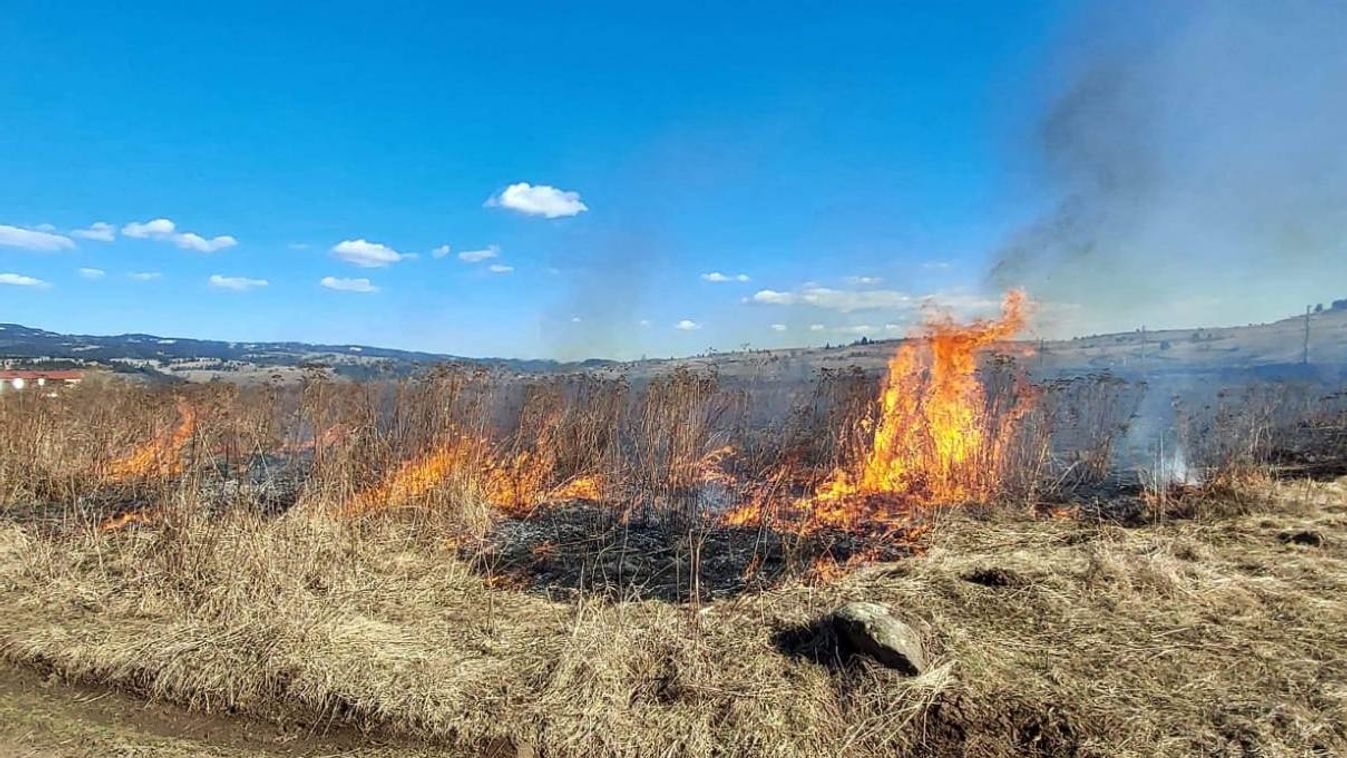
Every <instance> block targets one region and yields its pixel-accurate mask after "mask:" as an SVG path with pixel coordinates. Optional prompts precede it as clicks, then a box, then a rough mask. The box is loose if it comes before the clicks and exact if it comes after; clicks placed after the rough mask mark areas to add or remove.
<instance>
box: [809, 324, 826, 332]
mask: <svg viewBox="0 0 1347 758" xmlns="http://www.w3.org/2000/svg"><path fill="white" fill-rule="evenodd" d="M809 331H811V332H821V331H823V324H810V325H809Z"/></svg>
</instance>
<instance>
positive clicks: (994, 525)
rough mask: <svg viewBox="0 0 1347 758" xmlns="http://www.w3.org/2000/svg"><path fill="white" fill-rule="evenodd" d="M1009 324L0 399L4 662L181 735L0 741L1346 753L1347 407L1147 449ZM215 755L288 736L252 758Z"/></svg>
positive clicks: (70, 726)
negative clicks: (881, 344)
mask: <svg viewBox="0 0 1347 758" xmlns="http://www.w3.org/2000/svg"><path fill="white" fill-rule="evenodd" d="M1018 304H1019V301H1018V299H1017V297H1016V296H1015V295H1012V296H1010V297H1008V299H1007V302H1006V310H1005V313H1004V314H1003V317H1002V318H1001V319H999V320H988V321H981V322H975V323H973V324H969V325H960V324H957V323H954V322H952V321H949V320H941V321H935V322H932V323H931V324H930V325H929V327H928V330H927V331H926V332H925V333H924V334H923V335H921V337H920V338H919V339H916V340H913V341H909V342H906V343H903V345H902V346H900V347H899V348H898V349H897V350H896V351H895V352H893V353H892V354H891V356H890V359H889V362H888V364H887V371H886V372H885V373H884V375H883V376H882V377H876V376H874V375H873V372H867V371H866V370H864V369H861V368H857V369H852V370H841V371H821V372H819V373H818V374H817V375H815V376H813V377H811V378H810V379H809V380H807V381H798V382H790V381H783V380H781V378H780V377H773V378H770V379H767V380H761V381H758V380H753V379H751V378H745V377H735V376H728V377H727V376H721V375H719V374H717V373H715V372H706V371H694V370H692V369H690V368H688V367H677V368H674V369H673V370H671V371H668V372H666V373H662V374H660V375H657V376H653V377H652V376H646V375H642V374H640V373H639V372H637V373H636V374H634V375H632V376H608V377H604V376H596V375H594V374H593V373H580V374H571V375H548V376H532V377H528V376H520V375H518V374H517V373H513V372H501V371H491V370H486V369H482V368H480V367H471V366H444V367H440V368H437V369H436V370H434V371H431V372H428V373H426V374H423V375H421V376H418V377H416V378H414V379H409V380H402V381H396V382H383V381H381V382H346V381H332V380H330V379H327V378H324V377H322V376H312V377H309V378H308V379H307V380H306V381H305V382H303V383H301V384H299V385H292V384H285V383H274V384H268V385H263V386H255V387H240V386H236V385H230V384H223V383H217V384H210V385H204V386H188V387H181V388H173V387H164V386H160V387H147V386H136V385H128V384H121V383H105V382H98V381H90V382H85V383H83V384H80V385H79V386H75V387H70V388H65V389H63V390H61V391H59V392H24V393H17V392H16V393H9V394H8V395H6V396H5V397H3V398H0V429H3V430H4V434H3V435H0V502H2V503H3V509H0V515H2V516H3V517H2V518H0V604H2V605H3V609H4V613H3V614H0V655H3V657H4V658H5V659H6V660H7V661H8V662H9V663H10V664H11V665H14V666H19V667H22V668H23V669H24V670H26V671H32V672H39V673H40V674H42V675H49V676H50V677H51V678H52V679H53V680H54V681H57V682H67V683H71V684H74V685H80V686H94V687H109V688H114V689H116V690H118V691H121V692H123V693H129V695H131V696H133V697H143V698H149V699H150V700H152V701H155V702H157V703H163V704H170V705H173V706H177V707H180V708H182V709H184V711H185V713H181V714H178V715H177V716H174V717H173V718H183V719H188V721H187V722H184V723H187V724H188V725H189V727H190V728H184V729H178V728H177V727H176V726H170V727H169V729H168V731H169V732H171V733H170V734H169V735H167V739H168V742H167V743H164V742H163V740H161V739H160V737H161V736H163V735H158V734H157V733H156V731H155V730H156V729H159V730H160V731H163V729H162V728H161V727H158V726H155V725H154V724H143V725H140V726H137V722H135V721H134V719H133V720H132V721H131V722H130V726H126V727H116V728H114V729H112V730H111V731H108V730H106V729H102V728H101V727H98V726H97V724H95V725H94V726H90V725H89V723H88V722H89V720H90V718H93V719H94V720H95V722H96V721H97V718H98V717H97V716H96V715H93V716H86V715H83V714H81V713H79V712H74V713H72V712H69V711H62V712H60V713H56V714H53V715H52V716H51V717H50V718H45V717H40V716H33V717H32V718H30V719H29V721H31V722H32V723H33V725H32V727H31V728H28V727H23V728H20V729H17V730H11V731H9V732H5V733H0V741H8V742H9V743H12V744H13V745H15V746H18V747H22V746H24V745H53V744H57V743H59V742H60V740H61V737H60V734H61V733H62V731H63V730H66V731H72V732H74V733H80V734H85V735H86V736H87V737H88V738H89V739H94V740H103V741H104V744H109V745H112V744H114V743H116V741H117V740H122V739H126V740H131V741H132V743H134V742H135V740H137V739H142V738H144V739H145V740H149V742H147V743H145V744H146V745H149V747H151V748H153V749H154V750H157V751H159V752H160V753H161V754H166V755H173V754H175V753H174V752H172V751H174V750H178V751H180V752H179V754H181V753H182V752H190V750H192V749H193V746H196V748H199V749H201V750H210V751H215V752H218V753H219V754H224V755H228V754H232V753H231V752H230V751H235V752H237V751H239V750H243V751H247V750H249V749H253V750H256V751H262V750H266V751H273V750H279V749H290V750H293V751H299V753H314V752H318V753H325V752H332V751H337V752H340V751H342V750H346V749H347V748H349V747H351V746H353V745H354V749H363V748H364V747H365V745H366V742H365V741H366V740H372V741H373V742H370V743H369V744H370V745H374V746H377V745H380V744H385V743H388V742H389V741H394V742H396V743H397V744H398V745H402V746H403V747H404V748H405V749H414V750H420V751H425V752H427V753H430V752H435V751H450V752H458V753H463V754H469V755H491V754H520V755H528V754H535V755H536V754H541V755H547V756H582V755H584V756H588V755H613V756H646V755H670V756H676V755H678V756H681V755H687V756H719V755H764V756H766V755H773V756H796V755H799V756H804V755H818V754H826V755H834V754H849V755H860V756H889V755H895V754H897V755H928V754H946V755H959V754H977V755H1024V754H1038V755H1101V756H1102V755H1188V754H1193V753H1211V754H1228V753H1232V752H1236V753H1238V752H1244V753H1247V754H1314V753H1320V754H1332V753H1336V752H1341V751H1342V750H1344V749H1347V689H1344V687H1343V685H1342V683H1343V682H1344V681H1347V644H1345V643H1344V642H1343V639H1342V635H1341V634H1340V629H1341V628H1342V626H1343V624H1344V623H1347V600H1345V599H1344V598H1347V595H1344V590H1347V564H1345V563H1344V558H1345V557H1347V555H1345V554H1344V550H1345V549H1347V482H1344V481H1343V480H1337V481H1335V477H1337V476H1339V475H1341V473H1342V464H1343V461H1347V409H1344V403H1343V396H1342V394H1341V393H1340V392H1337V393H1335V392H1331V391H1326V390H1325V388H1324V386H1323V384H1322V383H1321V382H1319V383H1304V384H1297V383H1292V382H1276V383H1270V384H1247V385H1245V386H1241V387H1237V388H1234V389H1232V390H1231V391H1229V392H1216V391H1211V392H1208V393H1207V394H1206V395H1204V396H1202V397H1201V398H1200V401H1198V402H1193V403H1188V402H1187V401H1182V400H1181V399H1174V400H1173V401H1171V405H1172V407H1170V409H1169V415H1168V416H1165V417H1164V418H1163V419H1159V420H1157V419H1153V418H1149V414H1148V415H1147V416H1145V417H1143V416H1142V415H1139V409H1141V408H1143V407H1144V405H1145V402H1146V398H1147V395H1146V389H1147V388H1146V386H1145V385H1144V384H1143V383H1138V382H1135V381H1131V380H1128V379H1123V378H1119V377H1114V376H1108V375H1089V376H1082V377H1075V378H1066V379H1054V380H1051V381H1047V382H1040V381H1035V380H1034V379H1033V377H1032V375H1031V372H1030V371H1029V370H1028V368H1027V367H1026V366H1025V365H1024V361H1023V360H1022V357H1017V356H1016V355H1015V354H1014V353H1015V350H1014V349H1011V350H1010V352H1009V353H1007V352H1005V348H1006V343H1005V337H1006V336H1007V335H1009V334H1011V333H1013V331H1014V330H1015V329H1017V328H1018V326H1019V323H1020V322H1019V319H1020V311H1019V310H1018ZM1143 422H1144V423H1143ZM1157 424H1161V425H1160V426H1157ZM1146 425H1149V426H1146ZM1142 426H1144V427H1145V428H1146V432H1145V435H1146V436H1147V437H1150V436H1152V435H1156V436H1155V437H1154V439H1156V440H1157V442H1158V443H1159V444H1158V445H1157V447H1156V448H1155V449H1154V450H1153V451H1151V450H1142V452H1141V453H1137V451H1136V450H1134V449H1132V447H1130V446H1129V442H1128V441H1129V440H1131V439H1132V438H1134V437H1135V436H1136V430H1137V429H1138V428H1140V427H1142ZM855 601H863V602H867V603H876V604H880V605H882V606H884V607H885V608H887V609H888V611H889V612H890V613H891V614H892V618H894V619H896V620H897V622H898V623H899V624H900V625H902V626H901V627H900V628H901V629H902V630H906V631H904V632H903V633H904V634H907V635H910V642H911V644H910V645H909V646H907V647H904V648H903V649H902V650H901V651H900V652H901V657H900V658H897V659H895V658H892V657H889V653H888V652H884V651H886V650H891V648H885V649H884V650H881V651H879V652H876V650H874V649H871V648H869V647H867V646H866V643H865V642H864V641H863V640H862V641H858V639H857V638H856V637H854V636H853V635H852V632H851V631H850V630H849V627H846V626H845V625H844V624H843V623H842V622H841V621H840V620H839V619H840V618H841V617H834V615H833V614H834V612H838V609H839V608H841V607H842V606H844V605H845V604H848V603H852V602H855ZM881 610H882V609H881ZM865 634H871V632H870V630H868V628H867V631H866V632H865ZM868 639H870V640H871V642H873V640H874V637H873V635H872V636H871V637H869V638H868ZM875 644H878V643H875ZM903 644H904V645H907V643H903ZM7 697H10V699H11V700H22V699H23V698H28V699H30V700H32V699H34V698H36V699H37V700H41V696H40V693H38V692H37V691H36V690H35V689H34V688H33V687H18V688H14V689H13V691H12V692H11V693H10V694H9V695H8V696H7ZM0 702H3V701H0ZM16 707H17V706H16ZM43 707H46V706H43ZM41 712H42V709H41V708H40V707H36V706H35V710H34V713H39V714H40V713H41ZM191 718H205V719H222V720H223V721H220V722H219V723H221V724H228V723H229V720H230V719H247V720H248V721H247V722H245V723H248V724H255V723H266V724H274V726H267V727H265V728H263V727H261V726H258V727H257V728H258V729H261V730H262V731H261V732H260V734H261V735H262V736H260V737H258V740H261V742H258V741H257V740H254V741H252V742H248V743H247V744H242V743H239V742H237V741H230V740H226V739H211V738H209V736H208V735H207V736H205V737H202V736H201V735H200V734H199V733H198V732H195V731H192V730H193V729H197V728H198V727H196V726H191V724H192V723H195V722H191V721H190V719H191ZM119 723H120V722H119ZM174 723H177V722H174ZM207 723H215V722H209V721H208V722H207ZM248 728H251V727H247V728H244V729H243V731H245V732H246V731H247V729H248ZM118 729H122V730H123V731H120V732H119V731H117V730H118ZM127 729H129V730H130V731H129V732H126V731H125V730H127ZM220 729H222V730H223V732H224V733H226V734H232V733H233V732H234V731H235V730H233V729H231V728H230V727H228V726H223V727H220ZM309 734H316V735H317V736H315V737H305V738H304V739H303V740H301V739H299V738H298V737H296V735H309ZM306 740H314V741H306ZM109 741H110V742H109ZM151 743H152V744H151ZM263 743H265V744H263ZM3 744H5V743H4V742H0V745H3ZM116 744H121V743H116ZM127 744H131V743H127ZM278 745H280V747H278ZM286 745H289V747H285V746H286ZM118 749H122V748H118ZM146 749H147V750H148V749H149V748H146ZM387 749H388V750H397V749H399V747H397V746H392V747H387ZM128 750H129V749H128Z"/></svg>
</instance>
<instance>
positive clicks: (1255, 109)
mask: <svg viewBox="0 0 1347 758" xmlns="http://www.w3.org/2000/svg"><path fill="white" fill-rule="evenodd" d="M1345 35H1347V4H1344V3H1340V2H1323V1H1315V0H1288V1H1284V2H1274V3H1268V2H1256V1H1252V0H1210V1H1208V2H1189V3H1172V2H1163V1H1160V0H1157V2H1140V3H1109V4H1107V5H1105V6H1101V7H1100V8H1098V9H1096V10H1094V11H1092V12H1089V13H1087V14H1085V17H1084V18H1083V19H1082V23H1081V24H1080V27H1079V28H1078V29H1077V30H1076V33H1074V34H1071V35H1069V36H1070V39H1071V40H1072V43H1071V44H1070V45H1069V46H1068V47H1067V48H1066V49H1064V50H1062V51H1061V54H1060V57H1059V60H1058V65H1057V66H1056V67H1055V68H1054V72H1053V79H1054V80H1055V81H1053V82H1052V84H1053V85H1054V87H1055V89H1056V90H1057V91H1058V93H1059V96H1058V97H1056V98H1055V99H1054V100H1053V101H1052V105H1051V107H1050V108H1049V109H1048V110H1047V112H1046V114H1045V116H1044V117H1043V119H1042V122H1041V124H1040V126H1039V128H1038V130H1037V132H1036V145H1035V146H1034V150H1035V155H1036V158H1037V163H1038V166H1037V168H1038V172H1037V175H1038V176H1040V177H1041V178H1043V180H1044V181H1045V183H1046V186H1047V188H1048V190H1049V194H1050V195H1051V197H1052V198H1053V200H1052V202H1051V207H1050V209H1049V210H1048V211H1047V212H1046V213H1044V214H1042V215H1041V216H1040V217H1039V218H1037V219H1035V220H1034V221H1033V222H1031V223H1030V224H1028V225H1026V226H1025V227H1023V228H1021V229H1020V230H1018V231H1017V232H1016V233H1015V234H1014V235H1013V236H1012V237H1011V238H1010V239H1009V240H1008V241H1007V243H1006V244H1005V245H1004V247H1003V248H1002V249H1001V250H1000V251H999V253H998V255H997V258H996V261H995V266H994V269H993V272H992V280H993V282H992V283H993V284H994V285H996V286H999V287H1008V286H1016V285H1023V286H1026V287H1028V289H1029V290H1030V291H1031V293H1032V294H1033V295H1034V296H1035V297H1036V298H1038V299H1041V300H1043V301H1045V302H1046V303H1048V304H1057V305H1059V306H1066V305H1072V306H1079V307H1078V308H1072V309H1069V310H1066V309H1063V310H1058V311H1057V313H1059V314H1061V313H1065V314H1071V319H1072V320H1071V322H1070V323H1059V324H1057V325H1056V327H1055V328H1057V329H1058V330H1060V331H1063V332H1070V333H1080V332H1082V331H1093V330H1105V329H1108V330H1113V329H1127V328H1132V327H1137V326H1141V325H1150V326H1181V325H1196V324H1204V323H1206V324H1211V323H1244V322H1249V321H1261V320H1265V319H1272V318H1278V317H1282V316H1286V315H1290V314H1291V313H1293V312H1295V311H1296V310H1297V309H1299V308H1303V307H1304V304H1306V303H1310V302H1318V301H1327V300H1329V299H1333V298H1338V297H1347V138H1345V137H1344V134H1347V44H1344V41H1345V40H1347V36H1345ZM1048 327H1049V328H1053V327H1052V326H1051V325H1048Z"/></svg>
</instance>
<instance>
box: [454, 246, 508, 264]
mask: <svg viewBox="0 0 1347 758" xmlns="http://www.w3.org/2000/svg"><path fill="white" fill-rule="evenodd" d="M498 255H500V246H499V245H487V246H486V247H484V248H482V249H481V250H464V251H463V252H461V253H459V254H458V259H459V260H460V261H463V262H464V263H481V262H482V261H487V260H491V259H492V258H495V257H496V256H498Z"/></svg>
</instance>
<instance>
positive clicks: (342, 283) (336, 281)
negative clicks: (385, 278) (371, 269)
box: [318, 276, 379, 292]
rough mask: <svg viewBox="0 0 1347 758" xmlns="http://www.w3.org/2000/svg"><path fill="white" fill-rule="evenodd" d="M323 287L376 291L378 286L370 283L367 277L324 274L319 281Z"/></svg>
mask: <svg viewBox="0 0 1347 758" xmlns="http://www.w3.org/2000/svg"><path fill="white" fill-rule="evenodd" d="M318 283H319V284H321V285H322V286H324V287H327V288H328V289H330V290H337V291H338V292H378V291H379V288H378V287H376V286H374V285H373V284H371V283H370V280H368V279H364V278H361V279H341V278H338V277H335V276H325V277H323V278H322V279H321V280H320V281H319V282H318Z"/></svg>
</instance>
